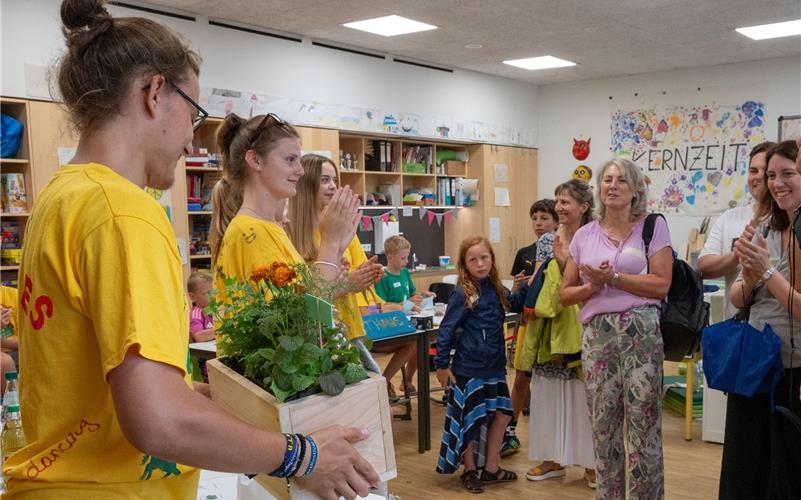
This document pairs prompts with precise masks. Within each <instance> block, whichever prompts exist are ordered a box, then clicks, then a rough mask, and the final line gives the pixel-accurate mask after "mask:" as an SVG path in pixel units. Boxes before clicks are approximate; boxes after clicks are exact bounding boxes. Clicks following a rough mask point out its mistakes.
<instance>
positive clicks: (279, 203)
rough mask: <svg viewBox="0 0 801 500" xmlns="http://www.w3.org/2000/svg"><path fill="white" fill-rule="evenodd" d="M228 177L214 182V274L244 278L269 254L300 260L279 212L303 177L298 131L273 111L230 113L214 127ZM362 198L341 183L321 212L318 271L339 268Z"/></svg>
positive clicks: (333, 273)
mask: <svg viewBox="0 0 801 500" xmlns="http://www.w3.org/2000/svg"><path fill="white" fill-rule="evenodd" d="M217 144H218V147H219V150H220V152H221V154H222V165H223V178H222V179H221V180H220V181H218V182H217V184H216V185H215V186H214V191H213V193H212V204H213V206H214V214H213V215H212V223H211V230H210V235H209V239H210V241H211V247H212V259H213V262H214V264H213V266H214V272H215V282H216V284H217V288H218V289H223V288H224V287H223V279H224V277H228V278H240V279H247V278H249V277H250V275H251V274H252V272H253V271H254V270H255V269H256V268H257V267H260V266H264V265H269V264H271V263H272V262H276V261H278V262H303V258H302V257H301V256H300V254H298V252H297V250H295V247H294V246H293V245H292V242H291V241H290V240H289V238H288V237H287V235H286V233H285V232H284V229H283V227H282V225H281V220H279V214H280V213H281V211H282V210H281V209H282V207H283V204H284V200H285V199H287V198H290V199H291V198H292V197H294V196H295V194H296V192H297V186H298V183H299V181H300V180H301V178H302V177H303V167H302V166H301V164H300V156H301V155H300V137H299V135H298V133H297V131H296V130H295V128H294V127H292V126H291V125H290V124H288V123H286V122H284V121H283V120H281V119H280V118H279V117H277V116H276V115H274V114H267V115H259V116H255V117H253V118H251V119H249V120H245V119H244V118H240V117H239V116H237V115H235V114H233V113H232V114H229V115H228V116H227V117H226V118H225V121H224V122H223V123H222V125H221V126H220V129H219V131H218V132H217ZM358 206H359V198H358V197H357V196H356V195H355V194H354V193H353V191H351V189H350V188H349V187H347V186H346V187H344V188H340V189H337V190H336V191H335V192H334V194H333V196H332V198H331V202H330V203H329V204H328V205H327V206H326V207H325V209H324V210H323V211H322V213H321V214H320V245H319V250H318V253H317V256H316V259H315V264H316V265H317V266H318V268H319V270H320V272H321V274H322V275H323V276H324V277H325V278H327V279H330V280H334V279H337V278H338V277H339V276H340V265H339V264H340V258H341V256H342V254H343V252H344V251H345V249H346V248H347V246H348V244H349V243H350V241H351V240H352V239H353V236H354V235H355V234H356V226H357V224H358V222H359V212H358Z"/></svg>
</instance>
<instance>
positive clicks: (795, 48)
mask: <svg viewBox="0 0 801 500" xmlns="http://www.w3.org/2000/svg"><path fill="white" fill-rule="evenodd" d="M131 3H133V2H131ZM136 3H140V2H136ZM147 3H148V4H151V5H154V6H161V7H167V8H170V9H177V10H178V11H182V12H188V13H192V14H196V15H201V16H205V17H208V18H212V19H215V20H220V21H233V22H234V23H237V24H244V25H248V26H253V27H259V28H262V29H264V30H266V31H276V32H279V33H284V34H295V35H300V36H301V37H302V38H307V39H311V40H314V41H320V42H328V43H331V44H336V45H341V46H346V47H351V48H357V49H365V50H367V51H370V52H377V53H381V54H388V55H392V56H395V57H399V58H404V59H411V60H414V61H418V62H423V63H430V64H433V65H436V66H441V67H446V68H461V69H468V70H473V71H479V72H482V73H488V74H491V75H497V76H502V77H506V78H512V79H515V80H521V81H525V82H531V83H536V84H552V83H559V82H569V81H578V80H591V79H597V78H607V77H618V76H628V75H635V74H642V73H653V72H657V71H664V70H672V69H678V68H694V67H702V66H714V65H719V64H729V63H737V62H745V61H753V60H759V59H767V58H773V57H782V56H791V55H799V54H801V37H798V36H794V37H786V38H778V39H773V40H762V41H754V40H751V39H749V38H746V37H745V36H743V35H740V34H739V33H737V32H735V31H734V28H738V27H743V26H753V25H757V24H766V23H772V22H779V21H786V20H790V19H798V18H799V17H801V0H756V1H755V0H670V1H669V2H659V1H654V0H404V1H398V0H224V1H220V0H148V2H147ZM389 14H398V15H401V16H405V17H409V18H412V19H415V20H417V21H422V22H425V23H429V24H434V25H436V26H438V27H439V29H436V30H433V31H427V32H421V33H413V34H408V35H400V36H395V37H383V36H379V35H373V34H370V33H365V32H361V31H357V30H353V29H349V28H345V27H343V26H342V23H346V22H351V21H358V20H362V19H368V18H373V17H380V16H385V15H389ZM468 44H481V45H482V46H483V47H482V48H480V49H467V48H465V45H468ZM542 55H552V56H555V57H559V58H562V59H568V60H570V61H573V62H575V63H576V64H577V65H576V66H574V67H570V68H558V69H549V70H541V71H526V70H523V69H519V68H514V67H511V66H508V65H506V64H502V63H501V61H503V60H508V59H520V58H526V57H534V56H542Z"/></svg>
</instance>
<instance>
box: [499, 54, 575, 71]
mask: <svg viewBox="0 0 801 500" xmlns="http://www.w3.org/2000/svg"><path fill="white" fill-rule="evenodd" d="M503 63H504V64H508V65H510V66H517V67H518V68H523V69H528V70H535V69H548V68H564V67H565V66H575V65H576V63H574V62H570V61H565V60H564V59H559V58H558V57H553V56H542V57H529V58H528V59H513V60H511V61H504V62H503Z"/></svg>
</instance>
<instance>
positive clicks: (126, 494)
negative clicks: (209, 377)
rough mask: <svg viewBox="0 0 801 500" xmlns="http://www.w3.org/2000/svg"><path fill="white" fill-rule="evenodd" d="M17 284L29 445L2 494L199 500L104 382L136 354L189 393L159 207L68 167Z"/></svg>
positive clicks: (30, 233)
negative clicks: (148, 444)
mask: <svg viewBox="0 0 801 500" xmlns="http://www.w3.org/2000/svg"><path fill="white" fill-rule="evenodd" d="M19 276H20V278H19V283H20V288H19V295H20V309H19V327H20V330H21V335H20V338H21V340H22V342H21V346H20V347H21V352H20V373H22V380H21V383H20V389H21V401H22V416H23V425H24V428H25V434H26V437H27V440H28V443H29V445H28V446H27V447H25V448H23V449H22V450H20V451H19V452H18V453H16V454H14V455H13V456H12V457H11V458H10V459H9V460H8V461H7V462H6V463H5V464H4V467H5V472H6V473H7V474H8V475H9V476H10V479H9V480H8V482H7V483H6V485H7V488H8V493H7V494H6V496H4V498H10V499H11V498H25V499H28V498H36V499H38V498H43V499H44V498H47V499H52V498H58V499H76V500H77V499H80V500H87V499H95V498H96V499H108V498H115V499H117V498H131V499H133V498H137V499H138V498H165V499H166V498H169V499H194V498H196V496H197V485H198V478H199V472H198V470H197V469H194V468H189V467H185V466H182V465H176V464H175V463H172V462H168V461H165V460H162V459H159V458H157V457H152V456H147V455H144V454H143V453H142V452H141V451H139V450H137V449H136V448H134V446H133V445H132V444H131V443H130V442H129V441H128V440H127V439H126V438H125V436H124V435H123V433H122V431H121V429H120V424H119V421H118V419H117V415H116V412H115V409H114V402H113V400H112V396H111V390H110V388H109V385H108V382H107V376H108V373H109V371H111V370H112V369H114V368H115V367H116V366H118V365H119V364H120V363H121V362H122V360H123V358H124V356H125V353H126V352H127V351H128V349H129V348H131V347H134V348H137V349H138V352H139V354H140V355H141V356H143V357H145V358H148V359H151V360H154V361H158V362H161V363H165V364H167V365H170V366H173V367H175V368H176V369H178V370H180V371H181V373H182V374H183V376H184V379H185V380H186V383H187V385H189V386H190V387H191V383H192V381H191V379H190V377H189V376H188V375H187V362H188V338H187V335H186V332H187V329H188V314H187V310H188V309H187V302H186V299H185V295H184V291H183V275H182V268H181V258H180V255H179V253H178V245H177V243H176V240H175V233H174V232H173V229H172V226H171V225H170V222H169V221H168V220H167V217H166V215H165V212H164V209H163V208H162V207H161V206H159V205H158V203H156V201H155V200H153V198H151V197H150V196H149V195H148V194H147V193H145V192H144V190H142V189H140V188H139V187H137V186H136V185H134V184H133V183H131V182H129V181H128V180H126V179H125V178H123V177H121V176H120V175H118V174H117V173H115V172H114V171H112V170H111V169H109V168H108V167H106V166H104V165H99V164H96V163H90V164H86V165H66V166H64V167H62V168H61V169H60V170H59V171H58V172H57V173H56V175H55V176H54V177H53V179H52V180H51V181H50V182H49V183H48V185H47V186H46V187H45V189H44V190H43V191H42V193H41V194H40V195H39V196H38V197H37V200H36V203H35V205H34V208H33V213H32V214H31V217H30V220H29V222H28V226H27V230H26V235H25V247H24V249H23V257H22V268H21V269H20V275H19Z"/></svg>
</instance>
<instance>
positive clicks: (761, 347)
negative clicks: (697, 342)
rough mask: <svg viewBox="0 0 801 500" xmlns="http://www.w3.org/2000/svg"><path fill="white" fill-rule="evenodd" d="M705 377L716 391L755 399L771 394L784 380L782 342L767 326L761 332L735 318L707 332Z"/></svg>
mask: <svg viewBox="0 0 801 500" xmlns="http://www.w3.org/2000/svg"><path fill="white" fill-rule="evenodd" d="M701 347H702V349H703V353H704V375H705V376H706V382H707V384H708V385H709V387H711V388H712V389H717V390H719V391H723V392H732V393H734V394H739V395H741V396H748V397H752V396H753V395H755V394H770V395H771V401H772V400H773V390H774V389H775V388H776V385H777V384H778V383H779V381H780V380H781V379H782V377H783V376H784V366H783V365H782V359H781V348H782V341H781V339H780V338H779V336H778V335H776V333H775V332H774V331H773V329H772V328H771V327H770V325H768V324H766V325H765V329H764V330H762V331H761V332H760V331H759V330H757V329H756V328H754V327H753V326H751V325H750V324H748V322H747V321H743V320H742V319H737V318H732V319H727V320H726V321H722V322H720V323H715V324H714V325H710V326H708V327H706V328H704V333H703V335H702V337H701Z"/></svg>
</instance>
